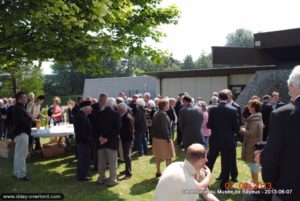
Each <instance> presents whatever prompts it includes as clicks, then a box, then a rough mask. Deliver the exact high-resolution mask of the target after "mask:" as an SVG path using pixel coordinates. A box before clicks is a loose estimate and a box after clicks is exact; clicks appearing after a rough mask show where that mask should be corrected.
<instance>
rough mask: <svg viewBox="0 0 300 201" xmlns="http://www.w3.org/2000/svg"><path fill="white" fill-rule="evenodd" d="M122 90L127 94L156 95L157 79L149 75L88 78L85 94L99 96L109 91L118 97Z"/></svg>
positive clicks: (85, 95)
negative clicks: (147, 93) (145, 93)
mask: <svg viewBox="0 0 300 201" xmlns="http://www.w3.org/2000/svg"><path fill="white" fill-rule="evenodd" d="M120 91H124V92H125V93H126V95H127V96H132V95H133V94H135V93H144V92H150V93H151V95H152V96H153V97H155V95H156V79H155V78H153V77H149V76H140V77H114V78H97V79H86V80H85V83H84V90H83V96H84V97H87V96H91V97H94V98H98V96H99V94H100V93H107V94H108V95H109V96H112V97H117V96H118V94H119V92H120Z"/></svg>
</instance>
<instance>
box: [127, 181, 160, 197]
mask: <svg viewBox="0 0 300 201" xmlns="http://www.w3.org/2000/svg"><path fill="white" fill-rule="evenodd" d="M157 183H158V178H155V177H154V178H151V179H145V180H143V181H142V182H140V183H136V184H133V186H132V187H131V188H130V194H132V195H140V194H144V193H148V192H149V191H152V190H154V189H155V187H156V184H157Z"/></svg>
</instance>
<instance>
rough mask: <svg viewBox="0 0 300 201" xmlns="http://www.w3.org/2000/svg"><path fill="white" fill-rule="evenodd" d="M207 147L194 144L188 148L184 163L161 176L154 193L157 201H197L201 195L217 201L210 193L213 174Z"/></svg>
mask: <svg viewBox="0 0 300 201" xmlns="http://www.w3.org/2000/svg"><path fill="white" fill-rule="evenodd" d="M206 162H207V158H206V150H205V147H204V146H203V145H201V144H192V145H190V146H189V147H188V148H187V151H186V158H185V160H184V162H175V163H172V164H171V165H169V166H168V167H167V168H166V169H165V171H164V172H163V175H162V176H161V178H160V180H159V182H158V184H157V186H156V189H155V193H154V200H155V201H196V200H197V199H199V194H201V195H202V196H203V197H204V199H206V200H207V201H217V200H218V198H216V197H215V196H214V195H213V194H212V193H210V192H209V189H208V185H209V182H210V179H211V172H210V170H209V169H208V167H206V166H205V164H206Z"/></svg>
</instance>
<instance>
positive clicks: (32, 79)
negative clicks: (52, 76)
mask: <svg viewBox="0 0 300 201" xmlns="http://www.w3.org/2000/svg"><path fill="white" fill-rule="evenodd" d="M0 71H1V74H2V78H1V81H2V86H1V92H0V93H1V96H3V97H8V96H13V95H14V94H16V92H17V91H23V92H25V93H30V92H33V93H34V94H36V95H41V94H43V93H44V91H43V87H44V81H43V75H42V72H41V69H40V64H38V65H34V64H33V63H31V62H28V61H26V60H23V61H20V60H19V61H12V62H10V63H7V65H5V66H2V68H0Z"/></svg>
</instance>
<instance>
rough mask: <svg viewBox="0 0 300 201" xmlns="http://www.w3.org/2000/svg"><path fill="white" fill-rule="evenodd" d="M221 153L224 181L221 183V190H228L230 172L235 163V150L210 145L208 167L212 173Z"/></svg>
mask: <svg viewBox="0 0 300 201" xmlns="http://www.w3.org/2000/svg"><path fill="white" fill-rule="evenodd" d="M220 152H221V172H222V180H221V183H220V189H221V190H226V188H225V186H226V183H227V182H229V175H230V170H231V167H232V163H233V157H234V152H235V150H234V148H221V147H220V146H216V145H214V144H213V143H210V144H209V152H208V156H207V159H208V162H207V166H208V167H209V169H210V170H211V171H212V170H213V168H214V165H215V162H216V159H217V157H218V155H219V153H220Z"/></svg>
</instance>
